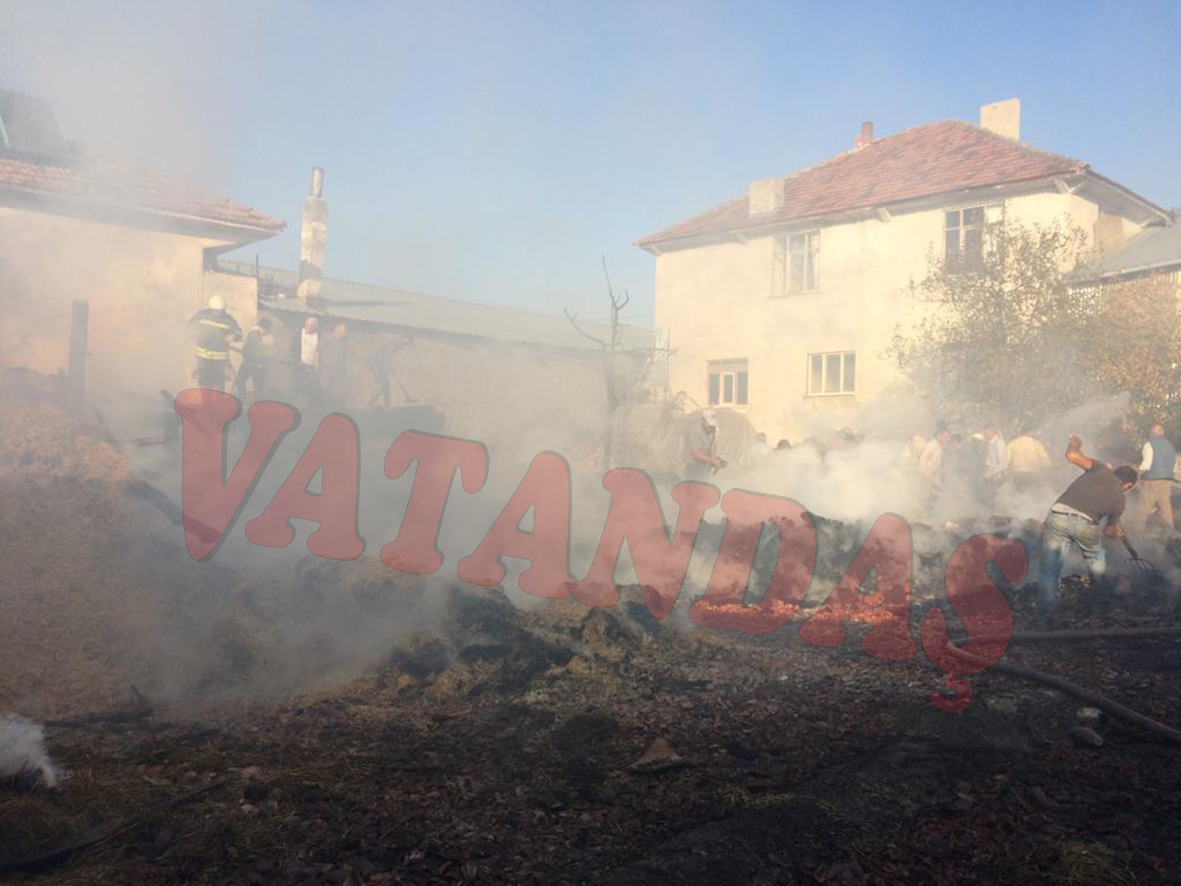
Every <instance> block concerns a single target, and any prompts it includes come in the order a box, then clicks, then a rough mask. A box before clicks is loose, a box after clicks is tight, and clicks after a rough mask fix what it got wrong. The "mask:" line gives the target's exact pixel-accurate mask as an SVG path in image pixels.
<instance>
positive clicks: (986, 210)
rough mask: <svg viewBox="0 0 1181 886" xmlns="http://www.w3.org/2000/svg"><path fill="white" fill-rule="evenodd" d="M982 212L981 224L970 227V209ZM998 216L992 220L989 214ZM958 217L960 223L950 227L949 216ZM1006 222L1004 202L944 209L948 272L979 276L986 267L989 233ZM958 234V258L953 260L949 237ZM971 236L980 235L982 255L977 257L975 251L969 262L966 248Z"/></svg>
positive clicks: (945, 249) (944, 259) (974, 223)
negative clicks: (966, 216)
mask: <svg viewBox="0 0 1181 886" xmlns="http://www.w3.org/2000/svg"><path fill="white" fill-rule="evenodd" d="M974 209H978V210H980V220H979V222H973V223H971V224H968V223H967V222H966V221H965V214H966V213H968V212H970V211H971V210H974ZM994 211H995V215H994V217H993V218H989V216H990V215H993V213H994ZM952 215H955V217H956V220H957V223H956V224H955V225H951V224H949V220H950V217H951V216H952ZM1004 219H1005V203H1004V201H1003V200H1002V201H989V202H983V203H965V204H962V205H959V206H953V207H948V208H946V209H944V210H943V266H944V268H945V269H946V270H948V271H951V272H953V273H976V272H978V271H980V270H981V269H982V268H983V267H984V256H985V250H986V248H987V243H986V239H987V234H988V230H989V228H992V227H994V226H995V225H998V224H1001V223H1002V222H1003V221H1004ZM952 231H955V232H956V243H957V244H958V245H957V247H956V252H955V257H954V258H953V257H952V254H951V251H950V250H949V249H948V235H949V234H950V233H951V232H952ZM970 233H978V234H979V250H980V251H979V255H976V254H975V249H973V256H972V258H971V259H970V260H969V259H968V258H967V253H966V250H965V247H966V245H967V240H966V236H967V235H968V234H970Z"/></svg>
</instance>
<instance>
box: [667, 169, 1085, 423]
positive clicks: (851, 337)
mask: <svg viewBox="0 0 1181 886" xmlns="http://www.w3.org/2000/svg"><path fill="white" fill-rule="evenodd" d="M1004 203H1005V209H1004V212H1005V217H1006V218H1008V219H1012V220H1016V221H1018V222H1021V223H1023V224H1030V223H1035V222H1036V223H1040V224H1048V223H1051V222H1054V221H1060V222H1062V221H1066V220H1068V219H1069V220H1070V221H1071V222H1073V223H1074V224H1077V225H1079V226H1080V227H1082V228H1083V230H1084V231H1086V232H1087V233H1088V235H1090V234H1091V232H1092V231H1093V227H1094V223H1095V220H1096V218H1097V217H1098V211H1099V210H1098V207H1097V206H1096V205H1095V204H1093V203H1090V202H1089V201H1086V200H1083V199H1081V198H1079V197H1077V196H1075V195H1071V194H1059V193H1057V192H1054V193H1041V194H1033V195H1028V196H1021V197H1014V198H1010V199H1008V200H1005V201H1004ZM967 205H975V204H971V203H970V204H967ZM947 208H949V209H950V208H955V207H954V206H950V205H949V206H948V207H947ZM943 225H944V209H943V208H939V209H932V210H926V211H920V212H911V213H896V214H894V215H893V216H892V217H891V218H890V220H889V221H883V220H880V219H878V218H873V219H870V220H864V221H858V222H853V223H847V224H839V225H831V226H828V227H823V228H821V229H820V254H819V291H818V292H815V293H808V294H803V295H788V296H783V295H778V294H776V293H774V292H773V288H774V286H775V276H774V274H773V265H774V261H773V258H774V251H775V247H774V238H773V237H772V236H771V235H765V236H761V237H757V238H753V239H750V240H747V241H746V242H738V241H737V240H734V241H729V242H722V243H716V244H712V245H703V246H697V247H694V248H688V249H677V250H670V251H668V252H664V253H662V254H661V255H659V256H657V258H656V325H657V327H659V328H662V329H666V330H667V331H668V334H669V337H670V346H671V347H672V348H673V350H674V353H673V355H672V356H671V358H670V366H669V387H670V389H671V391H672V392H673V393H674V394H675V393H676V392H678V391H684V392H686V393H687V394H688V395H689V396H690V397H692V398H693V399H694V400H695V401H696V402H697V403H699V404H702V405H704V404H705V403H706V402H707V398H708V389H707V377H706V367H707V364H708V362H709V361H711V360H732V359H746V360H747V361H748V366H749V372H750V381H749V384H750V391H749V403H748V405H747V406H746V407H734V408H736V409H738V410H740V411H743V412H745V413H746V414H747V416H748V418H749V419H750V421H751V422H752V423H753V424H754V426H755V428H756V429H757V430H760V431H765V432H766V433H767V434H768V436H769V437H770V438H771V439H772V440H774V439H776V438H777V437H780V436H787V437H788V438H789V439H792V440H793V441H794V440H796V439H799V438H800V437H802V436H806V435H807V434H810V433H813V432H815V431H817V430H819V429H824V428H837V427H842V426H845V425H850V426H854V427H856V426H857V424H858V416H859V415H860V414H862V412H863V407H864V406H865V405H866V404H867V403H870V402H871V401H873V400H874V399H875V398H879V397H882V396H883V395H884V394H885V393H886V391H887V389H888V388H889V387H890V385H891V383H892V382H894V381H895V380H896V379H897V371H896V370H895V369H894V367H893V366H892V365H891V363H890V362H889V360H888V359H887V357H886V353H885V352H886V350H887V348H888V347H889V345H890V341H891V338H892V336H893V334H894V331H895V329H896V327H897V326H898V324H899V323H906V322H912V321H913V320H914V319H915V317H916V312H917V311H918V310H921V306H919V305H917V304H916V303H915V301H914V300H913V299H911V298H910V297H909V296H908V294H907V293H908V287H909V284H910V281H911V280H918V279H921V278H922V277H923V276H924V275H925V274H926V271H927V267H928V255H929V252H930V250H932V249H934V250H936V251H937V254H938V255H942V252H943ZM849 350H851V351H855V352H856V354H857V383H856V393H854V394H847V395H845V394H843V395H826V396H808V395H807V387H806V378H807V376H806V371H807V359H808V354H811V353H820V352H829V351H849Z"/></svg>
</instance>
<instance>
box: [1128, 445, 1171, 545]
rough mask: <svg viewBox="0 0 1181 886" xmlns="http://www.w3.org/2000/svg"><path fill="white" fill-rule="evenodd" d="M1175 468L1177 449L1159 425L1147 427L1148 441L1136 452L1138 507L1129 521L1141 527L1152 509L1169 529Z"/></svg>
mask: <svg viewBox="0 0 1181 886" xmlns="http://www.w3.org/2000/svg"><path fill="white" fill-rule="evenodd" d="M1176 472H1177V450H1176V449H1174V448H1173V444H1172V443H1170V442H1169V441H1168V440H1166V439H1165V429H1164V426H1163V425H1153V426H1152V427H1151V428H1149V429H1148V441H1147V442H1146V443H1145V444H1144V448H1143V449H1142V450H1141V452H1140V507H1139V508H1137V509H1136V513H1135V516H1134V518H1133V520H1132V521H1131V522H1133V523H1134V524H1135V527H1136V529H1137V530H1142V529H1143V528H1144V525H1145V523H1146V521H1147V520H1148V518H1149V517H1150V516H1151V515H1152V512H1153V511H1160V516H1161V519H1162V520H1164V522H1165V526H1167V527H1168V528H1169V529H1170V530H1172V529H1173V528H1174V527H1173V477H1174V476H1175V474H1176Z"/></svg>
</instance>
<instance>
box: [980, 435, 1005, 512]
mask: <svg viewBox="0 0 1181 886" xmlns="http://www.w3.org/2000/svg"><path fill="white" fill-rule="evenodd" d="M984 446H985V448H984V467H983V470H982V473H983V483H982V484H981V490H980V492H981V495H982V496H983V498H984V500H985V501H987V502H989V503H991V502H992V501H993V500H994V499H995V498H996V494H997V491H998V490H999V489H1000V488H1001V483H1002V482H1003V481H1004V479H1005V475H1006V474H1007V473H1008V471H1009V448H1008V447H1007V446H1005V438H1004V437H1002V436H1001V435H1000V432H999V431H998V430H997V429H996V428H985V429H984Z"/></svg>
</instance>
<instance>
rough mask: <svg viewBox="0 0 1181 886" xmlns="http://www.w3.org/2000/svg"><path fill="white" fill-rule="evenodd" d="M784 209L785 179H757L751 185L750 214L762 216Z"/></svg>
mask: <svg viewBox="0 0 1181 886" xmlns="http://www.w3.org/2000/svg"><path fill="white" fill-rule="evenodd" d="M782 208H783V179H781V178H756V179H755V180H754V181H753V182H751V183H750V214H751V215H762V214H763V213H765V212H774V211H775V210H777V209H782Z"/></svg>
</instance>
